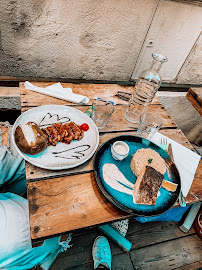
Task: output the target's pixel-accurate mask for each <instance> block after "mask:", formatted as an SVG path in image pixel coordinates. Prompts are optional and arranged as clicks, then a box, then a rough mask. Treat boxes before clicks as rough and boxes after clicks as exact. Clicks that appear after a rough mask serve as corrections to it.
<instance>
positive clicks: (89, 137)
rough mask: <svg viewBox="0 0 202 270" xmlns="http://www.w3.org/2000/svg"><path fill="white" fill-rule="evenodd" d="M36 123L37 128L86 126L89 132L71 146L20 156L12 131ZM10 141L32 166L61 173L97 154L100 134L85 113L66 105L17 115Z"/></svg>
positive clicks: (31, 110) (42, 107)
mask: <svg viewBox="0 0 202 270" xmlns="http://www.w3.org/2000/svg"><path fill="white" fill-rule="evenodd" d="M29 121H31V122H35V123H36V124H38V125H39V127H40V128H43V127H46V126H49V125H52V124H54V123H57V122H60V123H63V124H64V123H66V122H67V123H68V122H70V121H73V122H75V123H76V124H78V125H81V124H83V123H87V124H88V125H89V130H88V131H86V132H84V136H83V138H82V139H81V140H80V141H72V142H71V143H70V144H65V143H61V142H59V143H57V145H56V146H48V147H46V149H45V150H44V151H42V152H41V153H40V154H38V155H33V156H32V155H27V154H25V153H23V152H22V151H21V150H20V149H19V148H18V147H17V145H16V143H15V138H14V134H15V130H16V128H17V126H18V125H20V124H26V123H28V122H29ZM12 141H13V144H14V145H15V147H16V149H17V151H18V152H19V154H20V155H21V156H22V157H23V158H24V159H25V160H27V161H29V162H30V163H32V164H33V165H35V166H37V167H40V168H44V169H49V170H61V169H70V168H73V167H76V166H79V165H81V164H83V163H84V162H86V161H87V160H88V159H90V158H91V157H92V156H93V154H94V152H95V151H96V149H97V147H98V143H99V132H98V129H97V127H96V125H95V123H94V122H93V121H92V120H91V119H90V117H88V116H87V115H86V114H85V113H83V112H81V111H79V110H77V109H75V108H73V107H68V106H61V105H45V106H40V107H36V108H34V109H30V110H28V111H26V112H25V113H23V114H22V115H20V116H19V117H18V118H17V120H16V121H15V123H14V125H13V129H12Z"/></svg>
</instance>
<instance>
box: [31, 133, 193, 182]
mask: <svg viewBox="0 0 202 270" xmlns="http://www.w3.org/2000/svg"><path fill="white" fill-rule="evenodd" d="M160 132H161V133H162V134H164V135H166V136H168V137H169V138H172V139H173V140H175V141H176V142H178V143H180V144H182V145H183V146H185V147H187V148H189V149H193V147H192V145H191V144H190V143H189V142H188V140H187V138H186V137H185V135H184V134H183V133H182V131H181V130H180V129H168V130H160ZM135 134H136V131H131V132H117V133H105V134H103V135H102V136H100V142H99V146H101V145H102V144H103V143H104V142H106V141H107V140H109V139H111V138H113V137H116V136H119V135H135ZM92 170H93V158H91V159H90V160H89V161H87V162H86V163H85V164H83V165H81V166H79V167H76V168H73V169H70V170H61V171H51V170H45V169H41V168H38V167H36V166H34V165H32V164H31V163H29V162H27V163H26V178H27V181H31V180H37V179H44V178H50V177H56V176H62V175H71V174H76V173H84V172H89V171H92Z"/></svg>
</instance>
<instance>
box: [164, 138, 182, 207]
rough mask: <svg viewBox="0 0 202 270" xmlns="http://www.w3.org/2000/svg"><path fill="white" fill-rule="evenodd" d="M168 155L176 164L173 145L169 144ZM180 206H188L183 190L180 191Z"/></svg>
mask: <svg viewBox="0 0 202 270" xmlns="http://www.w3.org/2000/svg"><path fill="white" fill-rule="evenodd" d="M168 155H169V156H170V158H171V160H172V161H173V162H174V157H173V150H172V145H171V143H169V145H168ZM179 204H180V206H181V207H185V206H186V201H185V198H184V196H183V194H182V190H181V189H180V194H179Z"/></svg>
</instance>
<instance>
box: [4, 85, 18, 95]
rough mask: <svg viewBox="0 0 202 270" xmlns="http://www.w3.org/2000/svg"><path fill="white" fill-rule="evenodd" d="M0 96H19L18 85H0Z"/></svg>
mask: <svg viewBox="0 0 202 270" xmlns="http://www.w3.org/2000/svg"><path fill="white" fill-rule="evenodd" d="M0 97H20V88H19V87H3V86H1V87H0Z"/></svg>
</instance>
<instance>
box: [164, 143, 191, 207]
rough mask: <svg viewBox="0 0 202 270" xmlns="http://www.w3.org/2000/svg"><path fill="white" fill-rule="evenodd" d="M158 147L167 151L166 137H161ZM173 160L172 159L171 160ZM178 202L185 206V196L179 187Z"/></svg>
mask: <svg viewBox="0 0 202 270" xmlns="http://www.w3.org/2000/svg"><path fill="white" fill-rule="evenodd" d="M160 147H161V148H162V149H163V150H165V151H166V152H168V143H167V139H166V138H162V139H161V143H160ZM172 161H173V162H174V160H172ZM178 199H179V204H180V206H181V207H185V206H186V201H185V198H184V196H183V194H182V190H181V189H180V194H179V198H178Z"/></svg>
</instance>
